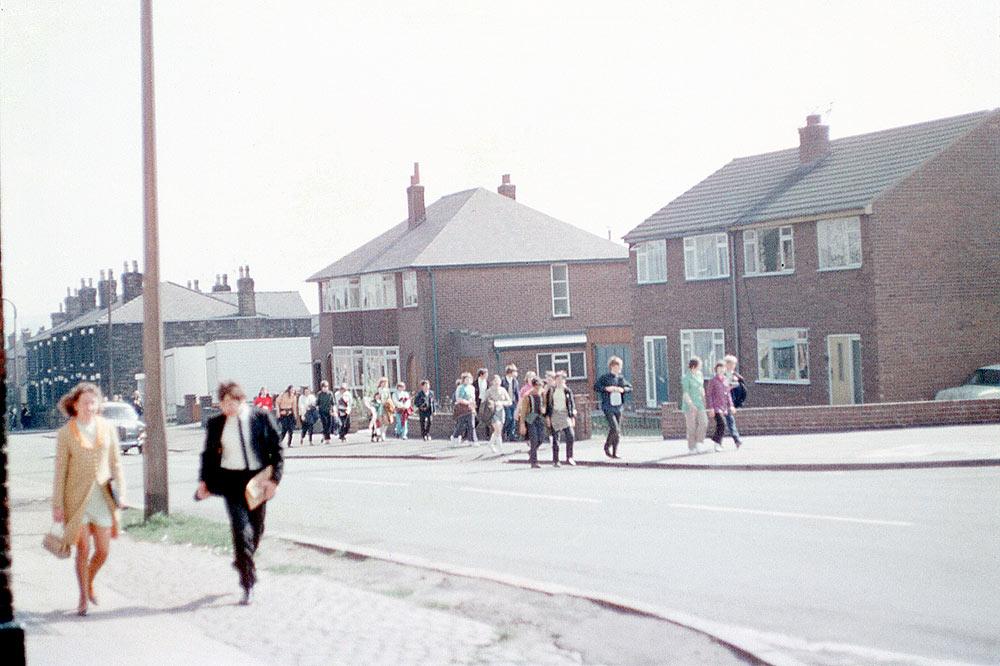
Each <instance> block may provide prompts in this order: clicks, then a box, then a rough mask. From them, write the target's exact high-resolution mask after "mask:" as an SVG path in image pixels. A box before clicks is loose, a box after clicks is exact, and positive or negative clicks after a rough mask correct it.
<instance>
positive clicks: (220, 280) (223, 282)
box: [212, 273, 233, 293]
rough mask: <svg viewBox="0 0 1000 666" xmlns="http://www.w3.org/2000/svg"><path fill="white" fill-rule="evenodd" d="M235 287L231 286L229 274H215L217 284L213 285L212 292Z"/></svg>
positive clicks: (230, 289) (229, 289)
mask: <svg viewBox="0 0 1000 666" xmlns="http://www.w3.org/2000/svg"><path fill="white" fill-rule="evenodd" d="M232 290H233V288H232V287H230V286H229V275H227V274H226V273H223V274H222V275H216V276H215V284H214V285H212V292H213V293H214V292H218V291H232Z"/></svg>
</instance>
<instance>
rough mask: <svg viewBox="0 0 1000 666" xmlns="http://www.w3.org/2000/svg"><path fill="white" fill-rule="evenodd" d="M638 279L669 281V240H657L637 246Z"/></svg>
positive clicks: (654, 281)
mask: <svg viewBox="0 0 1000 666" xmlns="http://www.w3.org/2000/svg"><path fill="white" fill-rule="evenodd" d="M635 267H636V281H637V282H638V283H639V284H655V283H657V282H666V281H667V241H665V240H655V241H646V242H644V243H637V244H636V246H635Z"/></svg>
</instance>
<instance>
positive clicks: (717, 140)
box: [0, 0, 1000, 331]
mask: <svg viewBox="0 0 1000 666" xmlns="http://www.w3.org/2000/svg"><path fill="white" fill-rule="evenodd" d="M153 5H154V9H153V21H154V48H155V77H156V115H157V149H158V175H159V180H158V187H159V219H160V256H161V259H160V261H161V277H162V279H164V280H171V281H174V282H177V283H179V284H186V283H187V281H188V280H193V279H199V280H200V282H201V286H202V288H203V289H205V288H206V287H210V286H211V285H212V283H213V282H214V280H215V275H216V274H219V273H228V274H229V276H230V283H235V276H236V272H237V267H238V266H241V265H249V266H250V268H251V274H252V275H253V277H254V279H255V281H256V287H257V289H258V290H267V291H271V290H301V292H302V294H303V298H304V299H305V302H306V305H307V306H308V307H309V308H310V309H311V310H312V311H313V312H316V311H317V310H318V302H317V294H316V287H315V285H313V284H310V283H306V282H305V279H306V278H307V277H308V276H309V275H311V274H312V273H314V272H315V271H318V270H320V269H322V268H323V267H325V266H327V265H328V264H330V263H332V262H333V261H335V260H336V259H338V258H339V257H341V256H342V255H344V254H345V253H347V252H349V251H351V250H352V249H354V248H356V247H358V246H359V245H361V244H362V243H363V242H366V241H367V240H370V239H371V238H373V237H374V236H376V235H378V234H379V233H381V232H383V231H385V230H386V229H388V228H389V227H391V226H393V225H394V224H397V223H399V222H400V221H402V220H403V219H405V218H406V214H407V208H406V192H405V190H406V187H407V185H408V184H409V177H410V174H411V173H412V168H413V163H414V162H419V163H420V173H421V182H422V184H423V185H424V186H425V188H426V201H427V204H428V205H430V204H431V203H433V202H434V201H436V200H437V199H438V198H439V197H441V196H444V195H446V194H449V193H452V192H456V191H459V190H464V189H468V188H472V187H486V188H490V189H495V188H496V186H497V185H498V184H499V183H500V176H501V174H505V173H509V174H511V180H512V182H513V183H514V184H515V185H517V198H518V201H520V202H522V203H524V204H526V205H528V206H531V207H532V208H536V209H538V210H541V211H543V212H545V213H547V214H549V215H552V216H554V217H556V218H559V219H561V220H564V221H566V222H569V223H572V224H575V225H577V226H579V227H581V228H584V229H587V230H589V231H591V232H593V233H595V234H599V235H601V236H607V235H608V234H610V235H611V236H612V237H613V238H614V239H615V240H619V241H620V239H621V237H622V236H623V235H624V234H625V233H626V232H628V231H629V230H630V229H632V228H633V227H635V226H636V225H638V224H639V223H641V222H642V221H643V220H644V219H645V218H646V217H648V216H649V215H651V214H652V213H654V212H655V211H656V210H658V209H659V208H661V207H662V206H664V205H666V204H667V203H668V202H669V201H670V200H671V199H673V198H674V197H676V196H677V195H679V194H680V193H682V192H684V191H685V190H687V189H688V188H690V187H691V186H693V185H694V184H696V183H697V182H698V181H700V180H701V179H703V178H704V177H705V176H707V175H708V174H710V173H711V172H713V171H715V170H716V169H718V168H719V167H721V166H722V165H723V164H725V163H726V162H728V161H729V160H730V159H732V158H734V157H738V156H742V155H750V154H755V153H761V152H767V151H772V150H780V149H784V148H792V147H795V146H797V145H798V134H797V131H796V128H798V127H800V126H802V125H803V124H804V121H805V116H806V115H807V114H809V113H822V114H823V118H824V122H825V123H827V124H829V126H830V136H831V138H832V139H836V138H839V137H843V136H850V135H854V134H859V133H864V132H870V131H875V130H879V129H885V128H889V127H897V126H900V125H907V124H911V123H915V122H921V121H925V120H932V119H936V118H943V117H947V116H951V115H958V114H962V113H967V112H971V111H978V110H983V109H991V108H997V107H998V106H1000V2H996V1H995V0H982V1H976V0H960V1H955V2H940V0H934V1H927V2H924V1H916V0H913V1H905V0H897V1H892V2H889V1H881V0H865V1H862V2H853V1H851V0H837V1H835V2H834V1H827V2H824V1H821V0H814V1H812V2H781V1H777V0H775V1H771V2H754V1H752V0H741V1H732V2H711V1H703V0H697V1H690V2H668V1H650V2H639V1H633V0H617V1H615V2H591V1H588V0H573V1H562V0H547V1H544V2H542V1H537V0H528V1H522V0H506V1H505V2H503V3H498V2H479V1H476V0H464V1H444V0H423V1H422V2H419V3H404V2H402V1H400V2H384V1H383V2H380V1H378V0H361V1H353V0H337V1H336V2H328V1H326V0H323V1H315V2H311V1H307V0H281V1H279V0H273V1H264V0H213V1H212V2H201V1H197V0H171V1H170V2H163V1H159V2H156V1H154V3H153ZM138 7H139V2H138V0H133V1H130V2H119V1H115V0H104V1H102V2H93V1H92V0H0V242H2V252H3V255H2V258H3V281H4V285H3V295H4V298H5V299H8V300H9V301H10V302H12V303H13V304H14V307H16V309H17V314H18V321H17V325H18V328H22V327H30V328H31V329H33V330H37V329H38V328H39V327H40V326H48V325H49V323H50V320H49V313H50V312H53V311H56V310H58V305H59V303H60V302H61V300H62V299H63V298H64V297H65V295H66V289H67V287H79V285H80V278H92V279H93V280H94V282H95V284H96V282H97V279H98V271H99V270H101V269H107V268H113V269H114V270H115V272H116V273H121V270H122V262H123V261H126V260H128V261H130V262H131V261H132V260H139V261H140V266H141V263H142V257H143V252H142V242H143V240H142V172H141V159H142V155H141V116H140V79H139V74H140V51H139V10H138ZM4 314H5V322H6V328H7V330H8V331H9V330H11V328H12V325H13V321H11V319H12V315H13V310H12V309H11V307H10V306H9V304H8V303H4Z"/></svg>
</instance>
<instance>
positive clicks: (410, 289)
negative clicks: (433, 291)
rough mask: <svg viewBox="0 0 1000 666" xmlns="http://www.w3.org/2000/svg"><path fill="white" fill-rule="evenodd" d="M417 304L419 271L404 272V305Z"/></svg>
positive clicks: (409, 306) (412, 305) (408, 306)
mask: <svg viewBox="0 0 1000 666" xmlns="http://www.w3.org/2000/svg"><path fill="white" fill-rule="evenodd" d="M416 305H417V272H416V271H406V272H404V273H403V307H404V308H412V307H416Z"/></svg>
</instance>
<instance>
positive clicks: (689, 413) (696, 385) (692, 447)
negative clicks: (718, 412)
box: [681, 356, 708, 453]
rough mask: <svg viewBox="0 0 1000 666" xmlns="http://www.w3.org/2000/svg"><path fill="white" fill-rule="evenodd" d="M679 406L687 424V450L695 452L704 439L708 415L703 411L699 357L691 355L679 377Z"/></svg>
mask: <svg viewBox="0 0 1000 666" xmlns="http://www.w3.org/2000/svg"><path fill="white" fill-rule="evenodd" d="M681 407H682V408H683V410H684V422H685V425H686V426H687V440H688V451H690V452H691V453H696V452H697V451H698V445H699V444H701V443H702V442H704V441H705V431H706V430H707V429H708V415H707V414H706V413H705V378H704V377H703V376H702V374H701V359H700V358H698V357H697V356H692V357H691V360H690V361H688V370H687V372H686V373H684V378H683V379H681Z"/></svg>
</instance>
